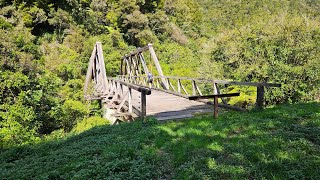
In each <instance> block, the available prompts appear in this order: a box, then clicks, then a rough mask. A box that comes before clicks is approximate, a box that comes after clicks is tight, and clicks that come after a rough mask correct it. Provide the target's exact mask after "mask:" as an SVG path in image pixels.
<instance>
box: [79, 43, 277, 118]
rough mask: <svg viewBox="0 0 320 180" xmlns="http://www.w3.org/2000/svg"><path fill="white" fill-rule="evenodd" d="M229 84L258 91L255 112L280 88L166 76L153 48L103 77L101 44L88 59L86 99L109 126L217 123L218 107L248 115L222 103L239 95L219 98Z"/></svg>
mask: <svg viewBox="0 0 320 180" xmlns="http://www.w3.org/2000/svg"><path fill="white" fill-rule="evenodd" d="M153 67H154V68H153ZM149 73H151V74H152V75H153V76H152V78H150V77H148V76H147V75H148V74H149ZM151 79H152V82H150V80H151ZM227 84H232V85H241V86H255V87H257V100H256V107H257V108H263V106H264V91H265V88H266V87H280V86H281V85H280V84H272V83H253V82H235V81H224V80H211V79H202V78H189V77H175V76H164V74H163V71H162V68H161V66H160V63H159V61H158V58H157V56H156V53H155V51H154V49H153V47H152V45H151V44H148V45H147V46H146V47H143V48H138V49H137V50H136V51H134V52H131V53H130V54H126V55H125V56H123V58H122V59H121V66H120V71H119V75H118V76H116V77H107V75H106V69H105V60H104V56H103V51H102V44H101V43H100V42H97V43H96V45H95V46H94V49H93V52H92V55H91V57H90V61H89V66H88V71H87V75H86V81H85V86H84V94H85V99H86V100H89V101H92V100H99V102H100V104H101V107H102V108H103V110H104V117H105V118H107V119H109V120H110V121H112V123H117V122H119V121H128V120H133V119H134V118H136V117H140V118H142V119H145V117H146V116H154V117H155V118H156V119H158V120H168V119H180V118H187V117H192V116H193V115H194V114H196V113H208V112H213V113H214V117H215V118H216V117H218V107H224V108H229V109H234V110H239V111H246V110H245V109H242V108H239V107H234V106H231V105H228V104H227V101H226V99H225V98H231V97H233V96H239V95H240V93H241V92H237V93H228V94H222V93H221V92H220V87H222V85H227ZM218 99H221V100H220V101H221V103H218Z"/></svg>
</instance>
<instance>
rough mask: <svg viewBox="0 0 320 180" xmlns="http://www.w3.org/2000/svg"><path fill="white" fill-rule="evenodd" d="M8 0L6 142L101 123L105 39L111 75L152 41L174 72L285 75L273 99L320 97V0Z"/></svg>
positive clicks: (1, 144)
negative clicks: (98, 49)
mask: <svg viewBox="0 0 320 180" xmlns="http://www.w3.org/2000/svg"><path fill="white" fill-rule="evenodd" d="M0 7H1V9H0V53H1V56H0V128H1V129H0V148H8V147H12V146H16V145H22V144H26V143H31V142H35V141H38V140H39V139H41V138H43V137H45V136H46V135H49V134H51V133H52V132H55V131H57V130H59V129H63V131H64V132H69V131H71V130H72V129H73V128H74V127H75V126H76V124H77V122H80V121H81V120H83V119H87V118H89V117H90V116H93V117H91V119H96V120H97V121H99V112H98V111H95V112H92V111H91V110H92V106H90V104H88V103H87V102H85V101H84V100H83V92H82V91H83V89H82V88H83V82H84V76H85V73H86V68H87V64H88V61H89V57H90V54H91V51H92V49H93V46H94V43H95V42H96V41H101V42H102V44H103V50H104V55H105V59H106V61H107V65H106V70H107V74H108V76H114V75H116V74H117V73H118V70H119V63H120V61H119V59H120V58H121V57H122V55H123V54H125V53H126V52H128V51H130V50H133V49H135V48H136V47H139V46H140V47H141V46H145V45H146V44H147V43H152V44H153V45H154V48H155V50H156V52H157V55H158V57H159V60H160V63H161V65H162V68H163V70H164V74H165V75H178V76H190V77H204V78H214V79H230V80H237V81H253V82H258V81H259V82H276V83H281V84H282V87H281V88H279V89H274V90H270V91H268V92H267V97H266V103H267V104H278V103H292V102H305V101H313V100H319V99H320V72H319V69H320V1H318V0H294V1H291V0H250V1H249V0H0ZM230 90H232V89H230ZM250 93H251V91H249V90H248V94H247V95H248V96H250ZM95 116H97V117H95Z"/></svg>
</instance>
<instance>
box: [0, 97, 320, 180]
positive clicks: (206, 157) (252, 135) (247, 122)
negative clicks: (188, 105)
mask: <svg viewBox="0 0 320 180" xmlns="http://www.w3.org/2000/svg"><path fill="white" fill-rule="evenodd" d="M0 167H1V173H0V179H34V178H36V179H38V178H39V179H71V178H76V179H78V178H80V179H89V178H96V179H101V178H106V177H107V178H110V179H111V178H121V179H132V178H134V177H139V178H148V179H150V178H168V179H170V178H200V179H203V178H219V179H220V178H222V179H228V178H237V179H243V178H248V179H252V178H257V179H261V178H263V177H265V178H268V179H269V178H270V179H271V178H272V179H273V178H275V179H287V178H297V179H304V178H308V179H320V171H319V167H320V104H319V103H306V104H295V105H282V106H277V107H273V108H268V109H266V110H264V111H262V112H250V113H238V112H230V113H225V114H223V115H221V116H220V117H219V119H217V120H213V119H212V117H204V116H202V117H195V118H192V119H189V120H185V121H181V122H168V123H164V124H159V123H157V122H155V121H150V122H148V123H147V124H142V123H141V122H134V123H130V124H125V123H124V124H121V125H118V126H112V127H111V126H100V127H96V128H93V129H91V130H88V131H86V132H83V133H81V134H78V135H74V136H71V137H68V138H66V139H63V140H59V141H52V142H45V143H42V144H38V145H33V146H23V147H17V148H13V149H10V150H7V151H5V152H2V153H1V154H0Z"/></svg>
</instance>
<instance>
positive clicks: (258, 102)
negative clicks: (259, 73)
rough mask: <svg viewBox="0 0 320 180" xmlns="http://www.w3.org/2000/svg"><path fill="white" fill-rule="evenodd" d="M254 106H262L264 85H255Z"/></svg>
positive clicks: (260, 107)
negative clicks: (255, 96)
mask: <svg viewBox="0 0 320 180" xmlns="http://www.w3.org/2000/svg"><path fill="white" fill-rule="evenodd" d="M256 108H257V109H263V108H264V86H257V100H256Z"/></svg>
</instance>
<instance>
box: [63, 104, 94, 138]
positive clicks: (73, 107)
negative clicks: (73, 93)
mask: <svg viewBox="0 0 320 180" xmlns="http://www.w3.org/2000/svg"><path fill="white" fill-rule="evenodd" d="M88 114H89V110H88V107H87V106H86V105H84V104H83V103H82V102H80V101H74V100H67V101H65V102H64V104H63V106H62V107H61V109H60V110H59V113H58V114H57V116H60V118H59V117H57V118H58V119H59V121H60V125H61V127H62V128H63V129H64V131H65V132H70V131H71V130H72V128H73V127H74V126H75V125H76V124H77V122H78V121H80V120H82V119H83V117H86V116H87V115H88Z"/></svg>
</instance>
